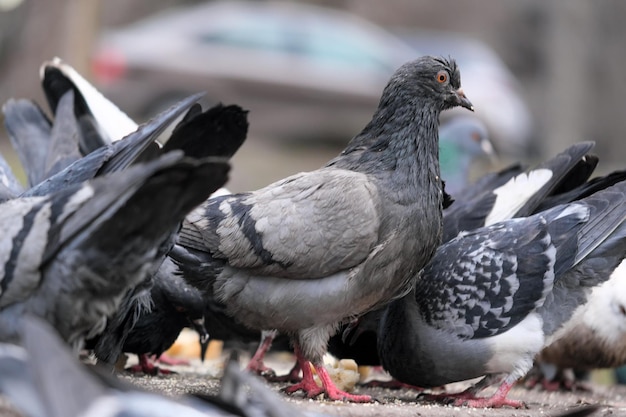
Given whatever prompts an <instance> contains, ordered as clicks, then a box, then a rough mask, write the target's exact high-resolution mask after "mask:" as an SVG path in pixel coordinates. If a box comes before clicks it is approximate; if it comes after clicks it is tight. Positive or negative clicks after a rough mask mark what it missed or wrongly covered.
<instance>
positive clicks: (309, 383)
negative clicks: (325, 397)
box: [284, 363, 324, 398]
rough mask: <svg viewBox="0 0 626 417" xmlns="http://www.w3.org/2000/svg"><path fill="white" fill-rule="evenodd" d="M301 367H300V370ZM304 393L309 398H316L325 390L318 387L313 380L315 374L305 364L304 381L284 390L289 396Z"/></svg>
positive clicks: (303, 370)
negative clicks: (297, 392) (299, 392)
mask: <svg viewBox="0 0 626 417" xmlns="http://www.w3.org/2000/svg"><path fill="white" fill-rule="evenodd" d="M299 367H300V366H298V368H299ZM300 390H302V391H304V394H305V395H306V396H307V397H308V398H314V397H317V396H318V395H320V394H321V393H322V392H323V391H324V390H323V389H322V387H320V386H319V385H317V383H316V382H315V380H314V379H313V373H312V372H311V368H310V367H309V366H308V363H307V364H305V366H304V368H303V369H302V380H301V381H300V382H298V383H296V384H293V385H290V386H288V387H286V388H284V391H285V392H286V393H287V394H293V393H294V392H296V391H300Z"/></svg>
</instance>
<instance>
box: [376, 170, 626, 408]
mask: <svg viewBox="0 0 626 417" xmlns="http://www.w3.org/2000/svg"><path fill="white" fill-rule="evenodd" d="M625 254H626V182H620V183H618V184H617V185H615V186H612V187H609V188H607V189H605V190H602V191H599V192H597V193H595V194H593V195H592V196H590V197H587V198H585V199H582V200H580V201H577V202H573V203H570V204H566V205H560V206H557V207H554V208H552V209H549V210H547V211H544V212H541V213H538V214H536V215H533V216H530V217H525V218H518V219H513V220H508V221H504V222H501V223H496V224H494V225H492V226H489V227H485V228H480V229H476V230H473V231H470V232H465V233H462V234H460V235H459V236H458V237H456V238H455V239H453V240H451V241H449V242H447V243H445V244H444V245H442V246H441V247H440V248H439V249H438V250H437V253H436V254H435V256H434V258H433V259H432V261H431V262H430V263H429V264H428V265H427V266H426V268H424V270H423V271H421V273H420V274H419V275H418V276H417V277H416V285H415V288H414V290H413V292H412V293H411V294H409V295H407V296H406V297H404V298H402V299H400V300H396V301H393V302H392V303H390V304H389V306H388V307H387V310H386V311H385V313H384V314H383V317H382V321H381V326H380V332H379V338H378V351H379V355H380V358H381V362H382V364H383V366H384V368H385V369H386V370H387V371H389V372H390V373H391V375H393V376H394V377H395V378H397V379H398V380H400V381H402V382H405V383H409V384H412V385H416V386H421V387H434V386H440V385H443V384H447V383H451V382H456V381H462V380H467V379H471V378H476V377H479V376H483V375H486V376H485V377H484V378H483V379H482V380H481V381H480V382H478V383H477V384H476V385H474V386H472V387H471V388H469V389H468V390H466V391H464V392H461V393H459V394H442V396H443V397H444V398H445V399H453V400H455V403H456V404H457V405H460V404H466V405H469V406H474V407H500V406H504V405H506V406H513V407H520V406H522V405H523V404H521V403H520V402H519V401H514V400H510V399H508V398H507V397H506V396H507V394H508V392H509V390H510V389H511V387H512V386H513V384H514V383H515V382H516V381H517V380H518V379H519V378H520V377H522V376H524V375H525V374H526V373H527V372H528V371H529V369H530V368H531V367H532V362H533V358H534V357H535V355H536V354H537V353H538V352H539V351H540V350H541V349H542V348H543V347H545V346H547V345H549V344H550V342H551V339H554V338H558V337H559V332H560V331H561V330H560V329H562V328H563V325H564V324H565V323H566V322H568V321H569V320H570V319H571V318H572V317H573V316H574V315H575V314H576V313H575V310H576V309H577V308H579V306H583V305H584V304H585V303H586V302H587V300H588V299H589V297H590V293H591V291H592V289H593V288H594V287H597V286H598V285H599V284H601V283H602V282H605V281H607V280H609V278H610V277H611V275H612V274H613V273H614V272H615V269H616V268H617V267H618V266H619V265H620V263H621V262H622V259H623V258H624V255H625ZM496 383H500V385H499V388H498V389H497V390H496V392H495V393H494V394H493V395H492V396H491V397H487V398H481V397H477V396H476V395H477V394H478V393H479V392H480V391H482V390H483V389H484V388H486V387H488V386H490V385H493V384H496ZM433 397H437V396H433Z"/></svg>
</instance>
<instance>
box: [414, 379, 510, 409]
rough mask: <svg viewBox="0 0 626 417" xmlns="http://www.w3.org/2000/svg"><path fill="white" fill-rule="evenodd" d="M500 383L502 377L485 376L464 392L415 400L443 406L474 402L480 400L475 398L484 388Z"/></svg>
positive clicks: (433, 395) (419, 397) (424, 396)
mask: <svg viewBox="0 0 626 417" xmlns="http://www.w3.org/2000/svg"><path fill="white" fill-rule="evenodd" d="M501 381H502V375H499V374H498V375H486V376H485V377H484V378H483V379H481V380H480V381H478V382H477V383H475V384H474V385H472V386H471V387H469V388H467V389H466V390H464V391H461V392H456V393H445V392H444V393H442V394H420V395H419V396H418V397H417V398H418V399H420V400H425V401H434V402H439V403H444V404H449V403H462V402H463V401H464V400H476V399H481V398H480V397H477V396H476V394H478V393H479V392H480V391H482V390H484V389H485V388H487V387H489V386H491V385H493V384H496V383H499V382H501Z"/></svg>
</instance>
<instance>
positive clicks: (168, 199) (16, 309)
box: [0, 152, 228, 347]
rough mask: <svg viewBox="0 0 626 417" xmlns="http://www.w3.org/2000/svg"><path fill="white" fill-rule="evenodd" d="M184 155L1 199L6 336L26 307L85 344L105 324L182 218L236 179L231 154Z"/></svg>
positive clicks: (0, 320)
mask: <svg viewBox="0 0 626 417" xmlns="http://www.w3.org/2000/svg"><path fill="white" fill-rule="evenodd" d="M182 157H183V155H182V153H180V152H171V153H169V154H167V155H164V156H163V157H161V158H159V159H157V160H155V161H152V162H150V163H148V164H139V165H137V166H135V167H131V168H128V169H126V170H124V171H123V172H120V173H116V174H110V175H107V176H104V177H101V178H98V179H95V180H92V181H90V182H87V183H83V184H79V185H75V186H71V187H66V188H63V189H61V190H60V191H57V192H55V193H52V194H49V195H46V196H41V197H31V198H16V199H12V200H9V201H7V202H5V203H3V204H2V205H0V231H2V233H0V340H2V341H13V342H14V341H16V337H17V334H18V319H19V317H21V316H22V315H24V314H26V313H30V314H33V315H36V316H39V317H42V318H45V319H46V320H48V321H49V322H50V323H51V324H52V325H53V326H54V327H55V328H56V329H57V330H58V331H59V333H60V334H61V335H62V337H63V338H64V339H65V340H66V341H67V342H68V343H70V344H72V345H74V346H76V347H80V346H81V345H82V342H83V340H84V338H86V337H90V336H93V335H95V334H97V333H98V332H100V331H102V329H103V328H104V324H105V323H106V318H107V316H109V315H111V314H112V313H113V312H115V310H116V309H117V307H118V305H119V302H120V299H121V298H122V296H123V295H124V293H125V292H126V291H127V290H129V289H130V288H132V287H133V286H135V285H137V284H138V283H140V282H142V281H143V280H145V279H146V275H147V274H149V273H150V271H151V270H155V269H156V267H157V266H158V265H159V264H160V263H161V262H162V260H163V256H165V253H167V251H166V250H165V251H161V250H158V248H160V247H161V246H164V245H165V244H166V243H167V242H168V241H171V236H172V234H173V233H175V232H176V231H177V229H178V228H179V227H180V222H181V221H182V218H183V217H184V216H185V215H186V214H187V213H188V212H189V211H190V210H191V209H192V208H193V207H194V206H195V205H197V204H199V203H200V202H201V201H202V200H204V199H205V198H207V197H208V195H209V194H210V193H211V192H213V191H214V190H216V189H217V188H219V187H220V186H222V185H223V184H224V182H225V181H226V179H227V172H228V164H227V163H226V162H224V161H223V160H220V161H208V160H207V161H204V162H195V161H192V160H186V159H182ZM156 202H158V204H156Z"/></svg>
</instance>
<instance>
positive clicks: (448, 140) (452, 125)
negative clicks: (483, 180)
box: [439, 115, 495, 199]
mask: <svg viewBox="0 0 626 417" xmlns="http://www.w3.org/2000/svg"><path fill="white" fill-rule="evenodd" d="M485 157H489V158H491V159H492V160H493V159H495V151H494V149H493V145H492V144H491V141H490V140H489V133H488V132H487V127H486V126H485V124H484V123H483V122H482V121H481V120H480V119H479V118H478V117H476V116H473V115H467V116H456V117H453V118H452V119H449V120H448V121H447V122H446V123H445V124H443V125H441V128H440V129H439V163H440V164H441V178H442V179H443V180H444V181H445V183H446V192H447V193H448V194H450V195H452V197H453V198H455V199H456V195H457V193H458V192H459V191H461V190H462V189H464V188H465V187H466V186H467V185H468V184H469V182H470V170H471V168H472V165H473V163H474V162H476V161H478V160H479V159H481V158H485Z"/></svg>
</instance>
